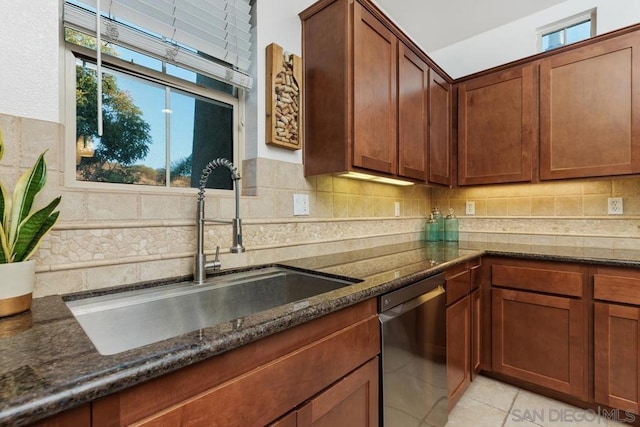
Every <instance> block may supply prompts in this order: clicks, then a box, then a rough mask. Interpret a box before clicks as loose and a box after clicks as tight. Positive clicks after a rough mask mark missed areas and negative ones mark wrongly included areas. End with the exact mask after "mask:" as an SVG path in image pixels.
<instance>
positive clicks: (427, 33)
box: [374, 0, 565, 53]
mask: <svg viewBox="0 0 640 427" xmlns="http://www.w3.org/2000/svg"><path fill="white" fill-rule="evenodd" d="M564 1H565V0H374V2H375V3H376V4H377V5H378V6H379V7H380V8H381V9H382V10H383V11H384V12H385V14H386V15H387V16H389V17H390V18H391V19H392V20H393V21H394V23H395V24H396V25H398V26H399V27H400V28H401V29H402V30H403V31H404V32H405V33H407V35H409V36H410V37H411V38H412V39H413V41H414V42H415V43H417V44H418V45H419V46H420V47H421V48H422V49H423V50H424V51H425V52H427V53H430V52H433V51H435V50H437V49H440V48H442V47H445V46H449V45H451V44H454V43H456V42H458V41H460V40H464V39H467V38H469V37H472V36H475V35H477V34H480V33H482V32H485V31H487V30H490V29H492V28H495V27H499V26H501V25H504V24H507V23H509V22H512V21H516V20H518V19H520V18H523V17H525V16H529V15H531V14H533V13H536V12H539V11H541V10H543V9H546V8H549V7H551V6H554V5H556V4H558V3H562V2H564Z"/></svg>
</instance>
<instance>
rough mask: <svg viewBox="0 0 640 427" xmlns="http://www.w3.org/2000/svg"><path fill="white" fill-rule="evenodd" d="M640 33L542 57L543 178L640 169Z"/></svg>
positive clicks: (541, 130)
mask: <svg viewBox="0 0 640 427" xmlns="http://www.w3.org/2000/svg"><path fill="white" fill-rule="evenodd" d="M639 132H640V34H638V33H637V32H634V33H630V34H626V35H623V36H619V37H616V38H612V39H608V40H604V41H601V42H598V43H595V44H591V45H587V46H584V47H581V48H579V49H576V50H572V51H568V52H565V53H561V54H558V55H554V56H550V57H548V58H546V59H544V60H542V61H541V63H540V178H541V179H560V178H577V177H593V176H605V175H621V174H631V173H637V172H640V133H639Z"/></svg>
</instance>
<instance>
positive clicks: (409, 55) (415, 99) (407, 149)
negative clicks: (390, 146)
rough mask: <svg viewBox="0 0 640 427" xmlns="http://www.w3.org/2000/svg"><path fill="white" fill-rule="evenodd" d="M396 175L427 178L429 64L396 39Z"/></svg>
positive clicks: (419, 178) (421, 179)
mask: <svg viewBox="0 0 640 427" xmlns="http://www.w3.org/2000/svg"><path fill="white" fill-rule="evenodd" d="M398 70H399V78H398V157H399V158H398V175H400V176H403V177H407V178H414V179H417V180H420V181H426V180H427V143H428V140H427V138H428V134H427V128H428V113H429V112H428V107H429V105H428V102H427V101H428V98H429V97H428V94H429V93H428V89H427V87H428V84H429V67H428V66H427V64H426V63H425V62H424V61H423V60H422V59H421V58H420V57H419V56H418V55H417V54H416V53H415V52H413V51H412V50H411V49H409V48H408V47H407V46H405V44H404V43H402V42H399V43H398Z"/></svg>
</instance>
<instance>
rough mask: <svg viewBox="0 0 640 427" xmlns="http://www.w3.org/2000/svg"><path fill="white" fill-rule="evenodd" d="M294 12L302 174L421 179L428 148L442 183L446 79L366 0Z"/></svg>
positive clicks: (446, 166) (323, 2)
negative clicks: (298, 32) (300, 73)
mask: <svg viewBox="0 0 640 427" xmlns="http://www.w3.org/2000/svg"><path fill="white" fill-rule="evenodd" d="M300 19H301V20H302V49H303V52H302V61H303V69H304V78H303V84H304V94H305V96H304V108H303V114H304V134H305V141H304V145H303V148H304V151H303V162H304V173H305V176H312V175H321V174H340V173H344V172H350V171H352V172H362V173H370V174H373V175H380V176H384V177H392V178H405V179H408V180H410V181H413V182H418V183H426V182H427V180H428V178H429V175H428V173H429V165H430V160H429V156H432V157H433V160H432V161H431V167H433V172H432V174H431V178H432V179H431V182H434V183H439V184H445V185H448V184H449V181H450V180H449V170H450V159H451V153H450V147H449V141H450V133H451V123H450V115H451V112H450V108H451V99H450V93H451V91H450V90H451V86H450V84H449V83H447V81H446V79H445V78H441V77H440V76H438V75H436V74H434V73H433V72H431V71H430V69H438V67H437V66H436V65H435V64H433V63H432V62H431V61H430V59H429V58H428V57H427V56H426V55H425V54H424V53H423V52H422V51H421V50H420V49H419V48H418V47H417V46H415V44H413V43H411V41H410V40H409V39H408V38H407V37H406V36H405V35H404V33H402V31H400V30H399V29H398V28H397V27H396V26H395V25H394V24H393V23H392V22H391V21H390V20H388V19H387V18H386V17H385V16H384V14H382V12H381V11H380V10H379V9H377V7H376V6H375V5H373V4H372V3H371V2H369V1H368V0H355V1H354V0H320V1H318V2H316V3H314V4H313V5H311V6H310V7H309V8H307V9H306V10H304V11H303V12H301V13H300ZM430 72H431V74H430ZM441 74H443V75H445V76H446V74H444V73H441ZM430 76H431V77H430ZM430 96H433V100H432V101H431V104H429V98H430ZM440 120H444V122H440ZM429 126H431V127H429ZM430 136H431V138H433V141H434V142H433V144H432V146H431V147H429V138H430Z"/></svg>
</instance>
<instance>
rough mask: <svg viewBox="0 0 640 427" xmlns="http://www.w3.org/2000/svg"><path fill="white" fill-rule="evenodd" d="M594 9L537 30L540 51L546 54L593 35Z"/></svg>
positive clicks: (594, 26)
mask: <svg viewBox="0 0 640 427" xmlns="http://www.w3.org/2000/svg"><path fill="white" fill-rule="evenodd" d="M595 18H596V12H595V9H594V10H591V11H588V12H585V13H581V14H579V15H575V16H572V17H570V18H567V19H564V20H562V21H559V22H556V23H553V24H550V25H547V26H545V27H543V28H541V29H539V30H538V33H539V35H540V37H539V46H540V51H542V52H546V51H548V50H553V49H556V48H558V47H561V46H566V45H568V44H571V43H575V42H578V41H581V40H586V39H588V38H590V37H593V36H594V35H595V32H596V31H595V29H596V25H595V23H596V19H595Z"/></svg>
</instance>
